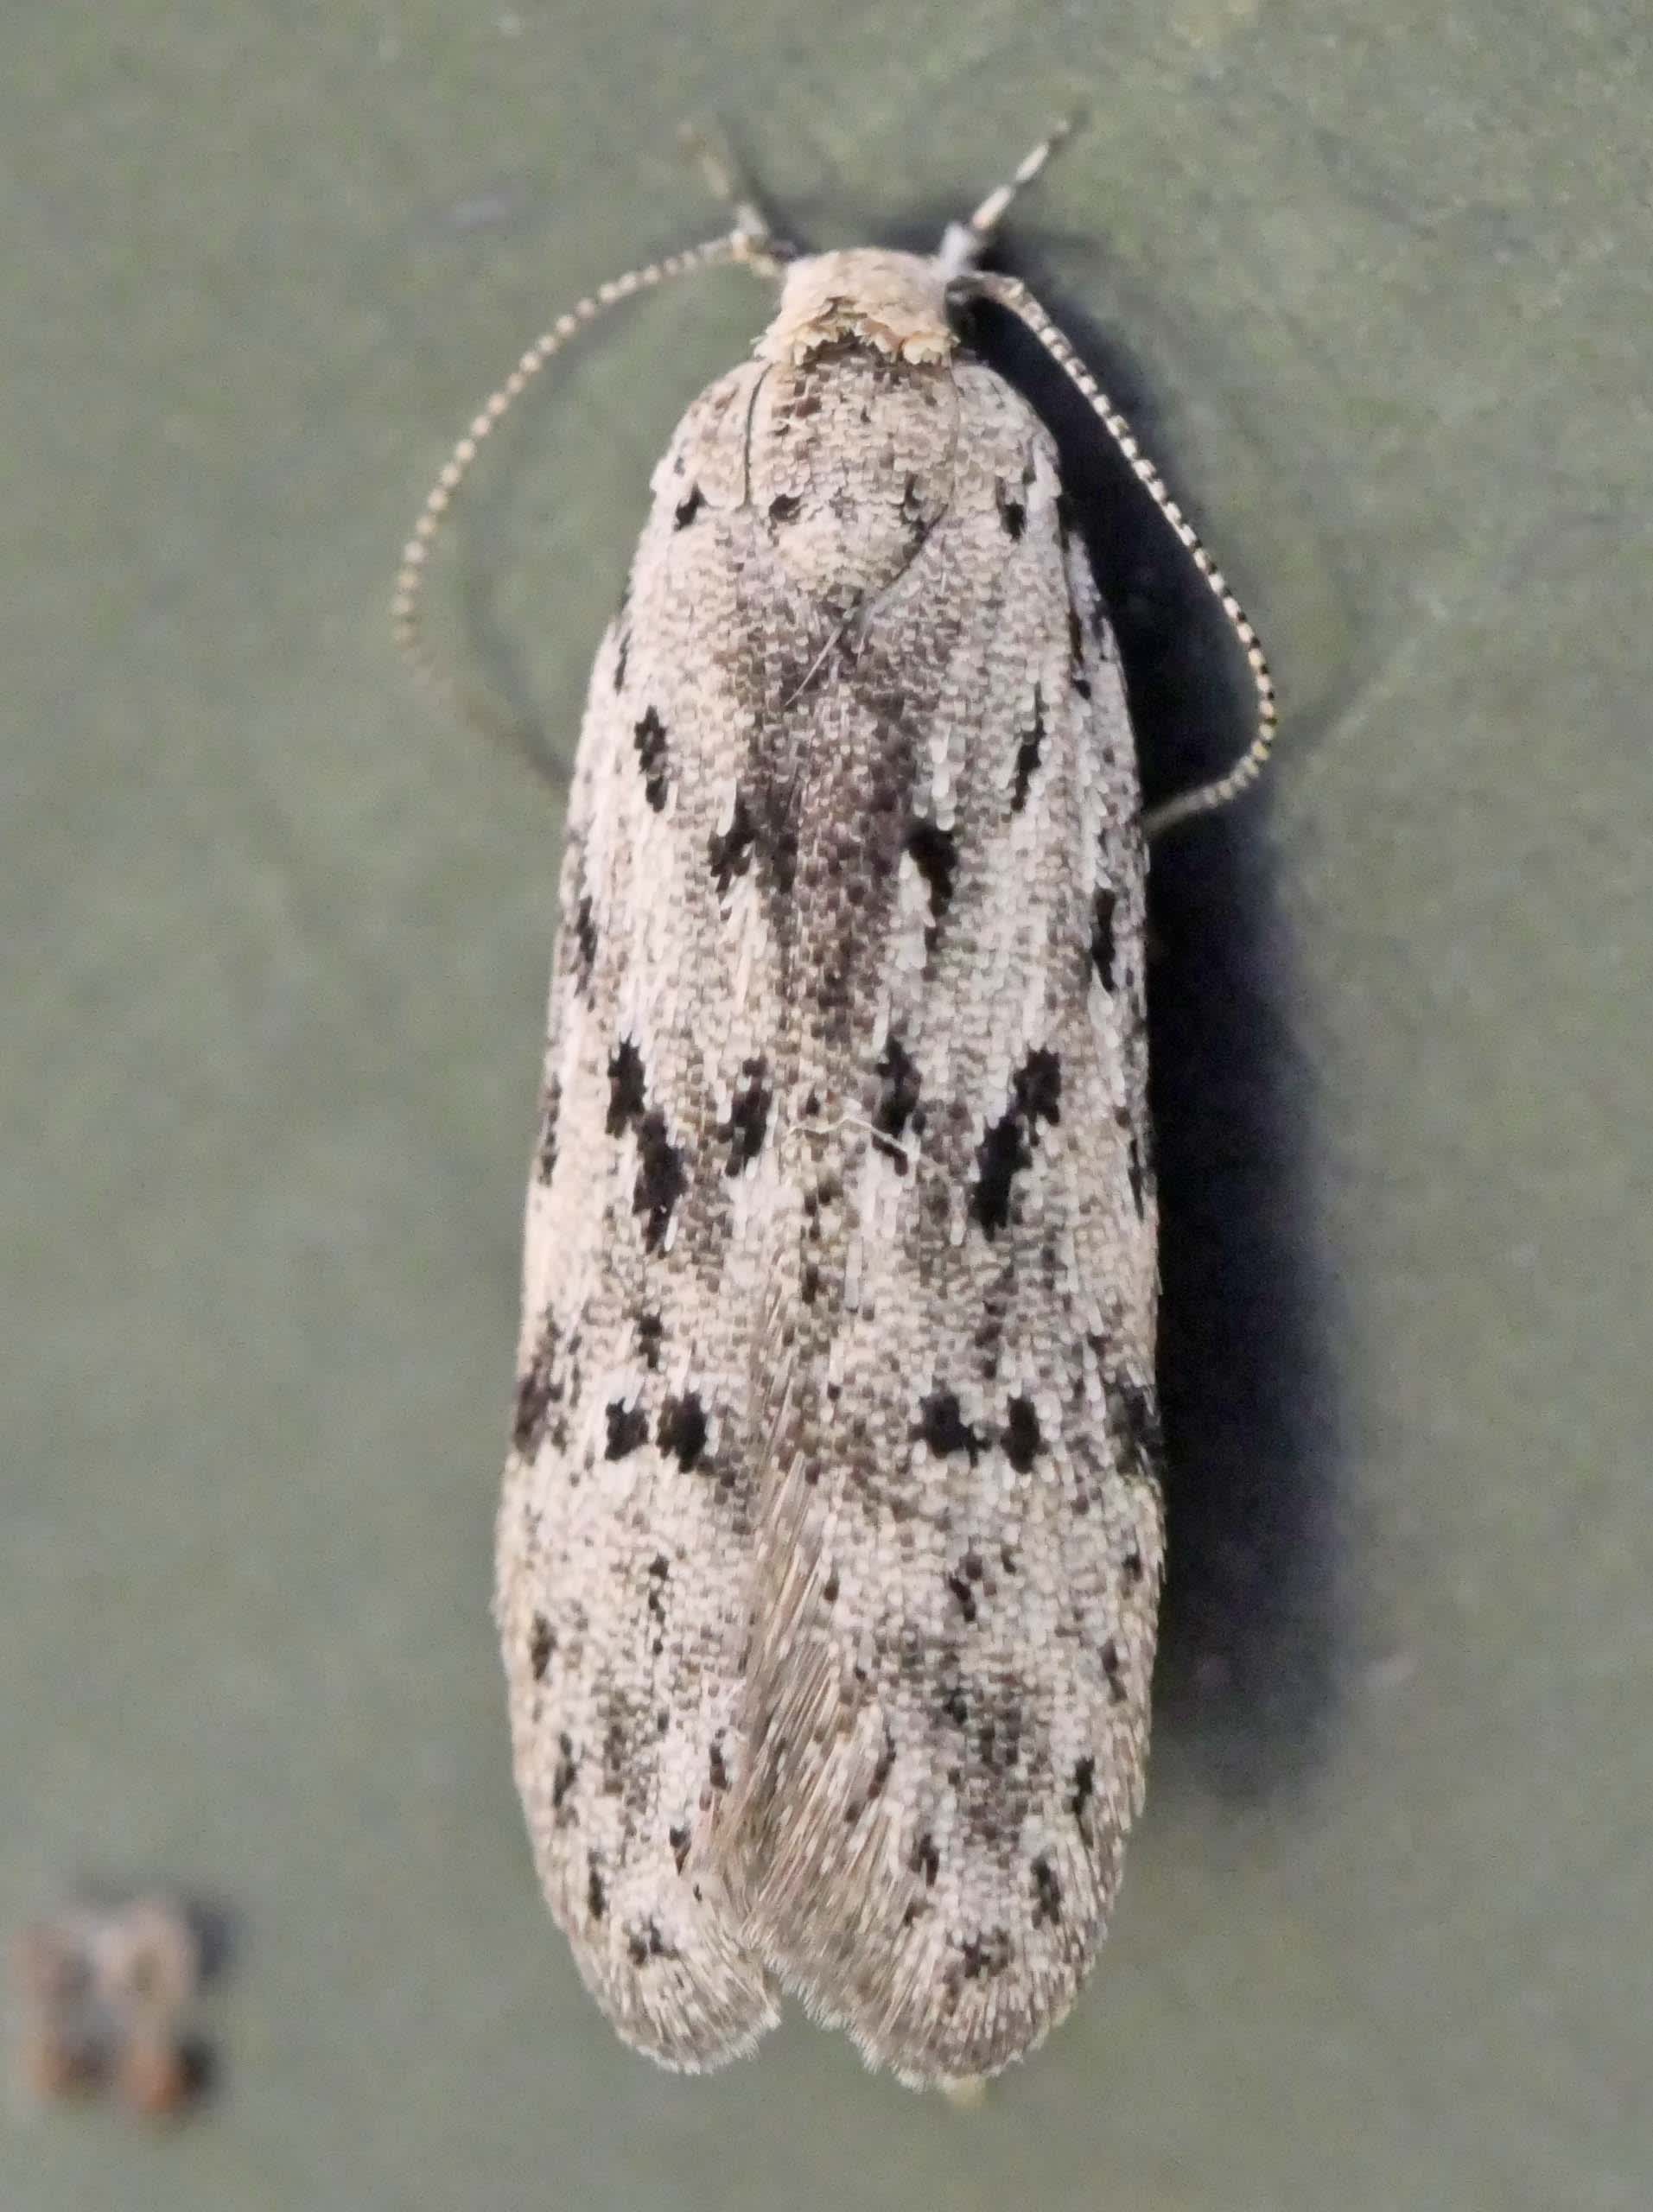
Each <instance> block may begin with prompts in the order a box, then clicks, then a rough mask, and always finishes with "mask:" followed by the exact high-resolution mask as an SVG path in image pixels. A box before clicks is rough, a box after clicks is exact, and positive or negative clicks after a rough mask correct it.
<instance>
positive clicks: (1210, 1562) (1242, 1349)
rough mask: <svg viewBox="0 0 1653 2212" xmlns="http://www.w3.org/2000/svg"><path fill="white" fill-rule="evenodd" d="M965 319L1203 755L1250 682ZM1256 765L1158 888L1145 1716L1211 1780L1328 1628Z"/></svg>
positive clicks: (1321, 1306) (1302, 1199)
mask: <svg viewBox="0 0 1653 2212" xmlns="http://www.w3.org/2000/svg"><path fill="white" fill-rule="evenodd" d="M1041 296H1042V297H1043V298H1044V300H1045V303H1046V307H1047V308H1048V309H1049V311H1050V312H1051V313H1052V315H1055V316H1056V318H1057V320H1058V321H1059V322H1060V323H1061V325H1062V327H1063V328H1064V330H1065V333H1066V334H1067V336H1068V338H1069V340H1071V343H1072V344H1073V346H1075V348H1076V350H1077V351H1078V353H1079V354H1080V356H1081V358H1082V359H1084V362H1085V364H1086V365H1087V366H1088V367H1089V368H1090V371H1091V372H1092V374H1093V375H1094V376H1096V377H1097V380H1098V381H1099V382H1100V383H1101V384H1102V385H1103V388H1104V389H1105V390H1106V391H1108V392H1109V395H1110V396H1111V397H1113V399H1114V400H1115V402H1116V404H1117V405H1118V406H1119V407H1120V408H1121V409H1122V411H1123V412H1124V413H1125V414H1126V415H1127V416H1128V417H1129V419H1130V420H1131V422H1132V424H1133V426H1134V428H1135V429H1136V430H1137V432H1138V433H1139V435H1141V440H1142V442H1143V445H1144V447H1145V448H1147V449H1148V451H1150V452H1152V453H1153V454H1154V458H1155V460H1156V461H1158V463H1159V465H1160V467H1161V469H1162V470H1166V455H1165V453H1164V451H1163V449H1162V447H1161V446H1160V442H1159V441H1158V440H1157V439H1156V438H1155V435H1154V429H1155V423H1154V408H1153V405H1152V404H1151V401H1150V400H1149V399H1148V397H1147V396H1146V395H1145V393H1144V391H1143V389H1142V379H1141V376H1140V374H1139V373H1138V372H1136V370H1135V367H1134V365H1133V364H1132V363H1131V362H1130V360H1129V359H1128V358H1126V357H1125V356H1124V355H1123V354H1122V352H1121V351H1120V349H1118V348H1117V347H1116V346H1115V345H1114V344H1112V342H1111V341H1104V340H1102V339H1101V338H1100V337H1099V336H1098V334H1097V332H1096V331H1095V330H1094V328H1092V327H1090V326H1088V325H1087V323H1086V321H1085V319H1084V316H1083V315H1080V314H1076V313H1075V312H1074V311H1073V310H1072V309H1071V308H1070V307H1069V306H1068V305H1067V304H1066V303H1065V302H1059V300H1058V299H1056V298H1054V297H1053V296H1052V295H1051V293H1050V292H1049V290H1048V289H1043V290H1042V292H1041ZM974 338H975V341H976V344H977V346H978V349H979V350H980V352H981V353H982V355H983V356H984V358H986V359H989V360H990V361H991V362H992V363H993V365H995V367H997V368H999V369H1000V370H1001V372H1003V373H1004V374H1006V375H1008V376H1009V377H1010V378H1012V380H1013V381H1014V383H1015V384H1016V385H1018V386H1019V387H1020V389H1021V390H1022V391H1024V392H1025V393H1026V394H1027V397H1029V399H1031V400H1032V402H1033V404H1034V406H1035V407H1036V408H1037V409H1038V410H1039V414H1040V416H1041V417H1042V418H1043V420H1044V421H1045V423H1046V425H1047V427H1048V428H1049V429H1051V431H1052V434H1053V435H1054V436H1055V438H1056V440H1057V442H1058V445H1059V449H1060V452H1061V457H1062V465H1063V481H1064V484H1065V487H1066V490H1067V492H1068V495H1069V497H1070V499H1071V502H1072V507H1073V514H1074V518H1075V521H1076V523H1077V524H1078V527H1079V528H1080V530H1081V531H1083V533H1084V538H1085V541H1086V543H1087V545H1088V547H1089V549H1090V556H1091V559H1092V561H1093V562H1094V563H1095V567H1096V571H1097V579H1098V582H1100V584H1101V587H1102V589H1103V596H1104V599H1105V601H1106V602H1107V605H1108V607H1109V613H1110V615H1111V617H1112V619H1113V622H1114V626H1115V629H1116V634H1117V636H1118V639H1119V644H1120V651H1121V654H1122V659H1123V661H1124V665H1125V671H1126V676H1127V679H1128V686H1129V693H1130V702H1131V714H1132V720H1133V722H1134V724H1135V730H1136V734H1137V739H1138V742H1139V746H1140V747H1141V754H1142V758H1143V764H1144V779H1145V783H1146V785H1147V790H1148V797H1149V798H1150V800H1153V799H1156V798H1164V797H1167V796H1169V795H1170V794H1172V793H1173V792H1175V791H1179V790H1182V789H1184V788H1186V786H1188V785H1192V784H1196V783H1198V782H1200V781H1202V780H1203V779H1205V778H1207V777H1209V776H1211V775H1213V774H1215V773H1217V772H1219V771H1220V770H1221V769H1222V768H1223V767H1224V766H1227V765H1229V764H1230V762H1231V761H1232V760H1234V759H1236V758H1237V756H1238V754H1239V753H1242V752H1243V750H1244V748H1245V746H1246V744H1247V743H1248V742H1249V738H1250V735H1251V731H1252V728H1253V724H1254V719H1255V700H1254V697H1253V694H1252V689H1251V683H1250V678H1249V673H1248V671H1246V669H1245V667H1244V664H1243V661H1242V659H1241V657H1240V655H1239V653H1238V652H1237V649H1236V647H1235V645H1234V643H1233V640H1232V639H1231V637H1230V634H1229V632H1228V628H1227V625H1226V623H1225V622H1224V619H1223V617H1222V614H1221V613H1220V611H1219V609H1218V608H1217V606H1216V604H1215V601H1213V600H1212V598H1211V594H1210V592H1209V590H1208V588H1206V586H1205V582H1203V580H1202V579H1201V578H1200V576H1199V575H1198V572H1197V571H1196V570H1195V569H1194V568H1193V565H1192V563H1191V562H1190V561H1189V560H1188V558H1187V556H1186V552H1185V551H1184V550H1183V548H1182V547H1181V545H1180V544H1179V543H1178V542H1177V540H1176V539H1175V537H1173V534H1172V532H1171V531H1170V530H1169V529H1168V527H1167V524H1165V522H1164V520H1163V519H1162V518H1161V517H1160V515H1159V514H1158V512H1157V511H1156V510H1155V509H1154V506H1153V504H1152V502H1151V501H1150V499H1148V495H1147V493H1145V492H1144V491H1143V490H1142V488H1141V486H1140V485H1139V484H1138V483H1137V481H1136V480H1135V477H1134V476H1133V475H1132V474H1131V472H1130V470H1129V468H1128V467H1127V466H1126V464H1125V462H1124V461H1122V459H1121V458H1120V456H1119V454H1117V452H1116V450H1115V449H1114V448H1113V445H1112V443H1111V442H1110V441H1109V439H1108V438H1107V437H1106V436H1105V435H1103V433H1102V431H1101V430H1100V429H1099V426H1098V425H1097V421H1096V418H1095V416H1093V415H1092V413H1091V411H1090V408H1089V406H1088V405H1087V404H1086V403H1085V402H1084V399H1083V398H1082V397H1080V395H1079V394H1078V392H1077V391H1074V390H1073V388H1072V387H1071V385H1070V384H1069V383H1068V381H1067V379H1066V378H1065V377H1064V376H1063V375H1062V374H1061V372H1059V370H1057V369H1056V368H1055V366H1054V365H1053V364H1052V363H1051V362H1050V361H1049V359H1047V357H1046V355H1045V354H1044V353H1043V352H1042V349H1040V348H1039V346H1037V345H1036V344H1035V343H1034V342H1033V340H1031V339H1030V338H1029V337H1028V336H1027V334H1026V333H1025V332H1023V331H1022V330H1021V329H1020V326H1018V325H1016V324H1014V322H1012V321H1011V320H1010V318H1009V317H1008V316H1006V315H1003V314H1001V313H1000V312H998V311H997V310H990V311H983V313H982V315H981V318H980V321H979V325H978V327H977V328H976V332H975V333H974ZM1166 473H1167V480H1170V481H1171V482H1172V486H1173V491H1177V492H1180V487H1179V486H1178V485H1177V484H1176V483H1175V480H1174V472H1173V471H1169V470H1167V471H1166ZM1266 789H1267V785H1266V780H1265V785H1264V786H1263V790H1262V791H1260V792H1258V793H1256V794H1253V795H1251V796H1249V797H1248V798H1245V799H1243V800H1242V801H1240V802H1239V803H1238V804H1236V805H1235V806H1233V807H1232V808H1230V809H1229V810H1226V811H1225V812H1224V813H1222V814H1219V815H1216V816H1212V817H1206V818H1205V819H1204V820H1199V821H1195V822H1193V823H1189V824H1187V825H1186V826H1184V827H1182V828H1179V829H1174V830H1173V831H1171V832H1170V833H1169V834H1168V835H1167V836H1166V838H1165V839H1164V841H1163V842H1162V843H1160V845H1157V846H1156V848H1155V850H1154V864H1153V869H1152V874H1151V880H1150V890H1149V965H1148V1002H1149V1038H1150V1050H1151V1059H1152V1071H1153V1072H1152V1077H1151V1096H1152V1106H1153V1115H1154V1135H1155V1143H1156V1148H1157V1156H1158V1166H1159V1191H1160V1268H1161V1279H1162V1285H1163V1298H1162V1304H1161V1307H1160V1353H1159V1367H1160V1398H1161V1404H1162V1408H1163V1414H1164V1421H1165V1432H1166V1447H1167V1515H1168V1521H1169V1572H1168V1580H1167V1590H1166V1599H1165V1610H1164V1618H1163V1624H1162V1630H1161V1640H1160V1661H1159V1669H1158V1673H1157V1675H1156V1678H1155V1700H1156V1713H1155V1728H1156V1732H1157V1734H1158V1735H1159V1737H1160V1740H1161V1742H1162V1743H1164V1742H1166V1741H1167V1739H1168V1740H1170V1741H1174V1742H1179V1743H1181V1744H1182V1745H1184V1746H1185V1747H1186V1751H1188V1753H1189V1754H1190V1755H1191V1758H1192V1763H1193V1764H1194V1765H1195V1767H1196V1768H1197V1770H1198V1771H1199V1772H1200V1774H1201V1775H1202V1776H1203V1777H1205V1779H1207V1780H1208V1781H1210V1782H1211V1783H1213V1784H1214V1785H1215V1786H1216V1787H1217V1788H1218V1789H1221V1790H1223V1791H1224V1792H1225V1793H1227V1792H1232V1793H1236V1794H1240V1795H1243V1796H1255V1795H1257V1794H1260V1793H1262V1792H1264V1791H1266V1790H1268V1789H1272V1788H1273V1787H1275V1786H1276V1785H1277V1784H1281V1783H1286V1782H1288V1781H1289V1780H1291V1779H1292V1778H1294V1777H1298V1776H1300V1775H1301V1774H1302V1773H1304V1772H1305V1771H1306V1770H1307V1769H1308V1768H1310V1767H1311V1766H1312V1765H1313V1764H1314V1763H1315V1762H1316V1761H1317V1760H1318V1758H1319V1756H1320V1754H1321V1751H1322V1750H1323V1748H1324V1745H1325V1744H1326V1739H1327V1736H1328V1732H1329V1727H1330V1724H1331V1722H1332V1717H1333V1707H1334V1702H1335V1686H1336V1683H1337V1681H1338V1673H1339V1668H1338V1657H1339V1649H1338V1647H1339V1643H1340V1639H1341V1624H1340V1622H1339V1618H1338V1603H1337V1599H1338V1589H1339V1575H1338V1560H1337V1555H1336V1552H1337V1545H1336V1532H1337V1529H1338V1525H1339V1518H1340V1516H1339V1513H1338V1500H1337V1496H1336V1489H1337V1482H1338V1430H1339V1427H1340V1422H1339V1418H1338V1408H1337V1407H1336V1405H1335V1403H1334V1391H1333V1383H1332V1363H1331V1360H1330V1357H1329V1350H1330V1344H1331V1335H1330V1332H1331V1330H1332V1325H1333V1322H1332V1284H1331V1281H1330V1270H1329V1268H1328V1266H1327V1264H1326V1259H1325V1257H1324V1255H1323V1254H1322V1252H1321V1251H1320V1249H1319V1246H1318V1243H1317V1236H1316V1231H1315V1227H1314V1223H1313V1212H1312V1205H1311V1192H1312V1186H1313V1177H1314V1174H1315V1162H1316V1160H1317V1158H1318V1156H1319V1147H1318V1145H1317V1142H1316V1133H1315V1130H1314V1128H1313V1124H1312V1116H1313V1096H1314V1086H1313V1083H1312V1082H1311V1081H1310V1079H1309V1071H1308V1070H1307V1066H1306V1065H1305V1063H1304V1060H1303V1058H1302V1055H1301V1053H1300V1051H1299V1049H1298V1047H1297V1046H1296V1044H1295V1043H1294V1039H1293V1036H1292V1024H1291V1008H1292V1007H1293V1004H1294V989H1293V978H1292V954H1291V946H1290V944H1289V942H1288V938H1287V931H1286V928H1285V925H1284V923H1283V919H1282V917H1281V911H1280V906H1279V900H1278V898H1277V895H1276V891H1275V882H1274V878H1273V863H1272V859H1271V855H1270V853H1269V851H1268V843H1267V841H1266V839H1265V838H1264V836H1262V823H1261V820H1260V810H1261V808H1262V806H1264V805H1266V803H1267V802H1266Z"/></svg>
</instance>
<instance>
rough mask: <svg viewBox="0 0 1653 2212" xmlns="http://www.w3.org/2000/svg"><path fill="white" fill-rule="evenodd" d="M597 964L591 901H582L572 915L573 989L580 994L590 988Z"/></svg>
mask: <svg viewBox="0 0 1653 2212" xmlns="http://www.w3.org/2000/svg"><path fill="white" fill-rule="evenodd" d="M596 964H597V925H596V922H595V920H594V918H593V915H592V912H591V901H590V899H588V898H585V899H581V901H580V903H579V905H578V906H577V907H576V908H575V914H574V988H575V990H576V991H579V992H581V993H582V994H583V993H588V992H589V990H590V988H591V971H592V969H594V967H595V966H596Z"/></svg>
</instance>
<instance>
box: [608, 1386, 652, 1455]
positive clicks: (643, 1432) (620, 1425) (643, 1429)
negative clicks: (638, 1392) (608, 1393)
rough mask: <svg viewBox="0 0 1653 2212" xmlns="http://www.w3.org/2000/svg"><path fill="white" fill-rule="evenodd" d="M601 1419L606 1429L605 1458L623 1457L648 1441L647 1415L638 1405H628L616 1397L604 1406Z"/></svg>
mask: <svg viewBox="0 0 1653 2212" xmlns="http://www.w3.org/2000/svg"><path fill="white" fill-rule="evenodd" d="M603 1420H604V1421H605V1422H606V1424H607V1430H608V1441H607V1444H606V1445H605V1446H604V1447H603V1455H602V1456H603V1458H604V1459H625V1458H626V1457H627V1455H628V1454H629V1453H631V1452H635V1451H636V1449H637V1447H638V1446H639V1444H645V1443H646V1442H647V1441H648V1434H649V1417H648V1415H647V1414H645V1412H644V1411H643V1408H641V1407H640V1406H628V1405H627V1404H626V1402H625V1400H624V1399H622V1398H616V1399H614V1402H612V1403H611V1404H609V1405H607V1406H605V1407H604V1408H603Z"/></svg>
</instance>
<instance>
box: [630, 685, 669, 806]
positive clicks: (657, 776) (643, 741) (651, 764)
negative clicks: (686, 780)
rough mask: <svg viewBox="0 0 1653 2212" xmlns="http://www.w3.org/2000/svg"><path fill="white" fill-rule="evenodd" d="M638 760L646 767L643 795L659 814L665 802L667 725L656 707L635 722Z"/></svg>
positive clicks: (640, 764) (634, 738)
mask: <svg viewBox="0 0 1653 2212" xmlns="http://www.w3.org/2000/svg"><path fill="white" fill-rule="evenodd" d="M632 736H633V741H635V743H636V746H637V762H638V766H639V767H640V768H641V769H642V771H643V796H644V798H645V799H646V800H647V801H648V803H649V804H650V805H651V806H652V808H653V809H654V810H655V812H656V813H657V814H658V813H659V812H660V810H661V809H662V808H663V807H664V804H665V803H666V777H665V763H666V726H665V724H664V722H663V721H661V720H660V717H659V715H658V713H657V711H656V710H655V709H654V708H652V707H649V708H646V709H645V710H644V714H643V717H642V720H641V721H637V722H633V725H632Z"/></svg>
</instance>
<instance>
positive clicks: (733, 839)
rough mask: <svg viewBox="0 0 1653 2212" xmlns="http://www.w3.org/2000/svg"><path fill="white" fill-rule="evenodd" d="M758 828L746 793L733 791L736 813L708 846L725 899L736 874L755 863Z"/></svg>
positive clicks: (720, 892) (741, 873) (714, 871)
mask: <svg viewBox="0 0 1653 2212" xmlns="http://www.w3.org/2000/svg"><path fill="white" fill-rule="evenodd" d="M757 835H758V833H757V829H756V827H755V826H754V824H753V819H752V815H751V811H750V810H749V809H748V807H747V802H746V793H745V792H744V791H736V792H735V794H734V815H733V817H732V818H731V819H730V822H729V826H728V829H718V830H714V831H713V833H712V836H711V840H710V842H709V845H708V847H707V855H706V856H707V858H708V860H709V861H710V863H711V869H712V879H713V880H714V882H715V884H716V885H717V891H718V896H719V897H720V898H722V899H726V898H728V893H729V887H730V885H731V884H732V883H733V882H734V879H735V877H736V876H737V875H744V874H746V872H747V868H750V867H751V865H752V849H753V845H754V844H755V843H756V842H757Z"/></svg>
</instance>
